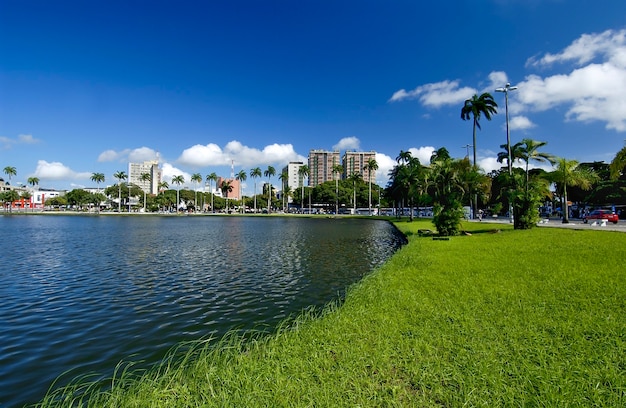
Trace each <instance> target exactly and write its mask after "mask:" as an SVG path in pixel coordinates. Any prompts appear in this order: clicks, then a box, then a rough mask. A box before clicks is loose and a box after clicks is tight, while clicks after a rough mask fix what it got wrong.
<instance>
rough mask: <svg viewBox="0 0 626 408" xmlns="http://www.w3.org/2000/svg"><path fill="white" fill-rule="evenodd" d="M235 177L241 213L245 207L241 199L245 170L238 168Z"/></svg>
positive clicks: (245, 177) (246, 176)
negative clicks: (237, 182) (237, 184)
mask: <svg viewBox="0 0 626 408" xmlns="http://www.w3.org/2000/svg"><path fill="white" fill-rule="evenodd" d="M235 178H236V179H237V180H238V181H239V198H240V199H241V213H242V214H243V213H244V212H245V207H246V206H245V204H244V201H243V182H244V181H246V179H247V178H248V175H247V174H246V171H245V170H240V171H239V173H237V175H236V176H235Z"/></svg>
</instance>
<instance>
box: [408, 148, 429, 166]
mask: <svg viewBox="0 0 626 408" xmlns="http://www.w3.org/2000/svg"><path fill="white" fill-rule="evenodd" d="M434 151H435V148H434V147H432V146H422V147H411V148H410V149H409V152H411V156H413V157H416V158H418V159H419V161H420V163H421V164H422V165H428V164H429V163H430V156H432V155H433V152H434Z"/></svg>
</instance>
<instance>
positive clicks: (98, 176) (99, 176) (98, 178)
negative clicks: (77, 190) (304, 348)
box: [29, 173, 104, 214]
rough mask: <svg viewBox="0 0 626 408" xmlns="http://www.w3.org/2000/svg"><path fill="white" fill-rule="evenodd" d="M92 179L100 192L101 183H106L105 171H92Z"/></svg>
mask: <svg viewBox="0 0 626 408" xmlns="http://www.w3.org/2000/svg"><path fill="white" fill-rule="evenodd" d="M29 180H30V179H29ZM37 181H39V180H37ZM91 181H93V182H94V183H96V187H97V188H98V193H100V183H104V173H92V174H91ZM99 213H100V204H98V214H99Z"/></svg>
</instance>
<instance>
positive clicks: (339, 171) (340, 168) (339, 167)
mask: <svg viewBox="0 0 626 408" xmlns="http://www.w3.org/2000/svg"><path fill="white" fill-rule="evenodd" d="M332 170H333V177H334V179H335V214H339V177H340V176H341V174H342V173H343V166H342V165H341V164H335V165H334V166H333V169H332Z"/></svg>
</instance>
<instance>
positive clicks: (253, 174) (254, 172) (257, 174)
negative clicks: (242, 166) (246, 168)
mask: <svg viewBox="0 0 626 408" xmlns="http://www.w3.org/2000/svg"><path fill="white" fill-rule="evenodd" d="M262 175H263V173H261V169H260V168H259V167H255V168H253V169H252V170H250V177H252V178H253V179H254V213H255V214H256V179H257V178H259V177H261V176H262Z"/></svg>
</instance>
